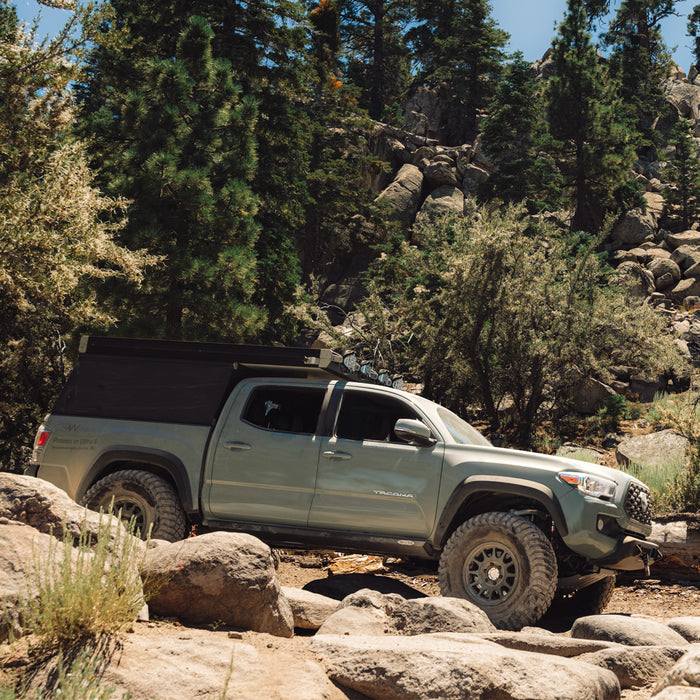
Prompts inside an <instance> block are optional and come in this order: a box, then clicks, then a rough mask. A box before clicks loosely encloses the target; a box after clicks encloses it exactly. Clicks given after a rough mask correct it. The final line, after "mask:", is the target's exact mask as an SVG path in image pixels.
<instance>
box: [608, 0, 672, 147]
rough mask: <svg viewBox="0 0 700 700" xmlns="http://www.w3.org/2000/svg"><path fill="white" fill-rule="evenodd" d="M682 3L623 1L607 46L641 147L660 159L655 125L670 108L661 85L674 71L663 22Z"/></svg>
mask: <svg viewBox="0 0 700 700" xmlns="http://www.w3.org/2000/svg"><path fill="white" fill-rule="evenodd" d="M677 2H678V0H623V2H621V3H620V6H619V8H618V10H617V13H616V15H615V17H614V18H613V20H612V22H611V23H610V26H609V28H608V31H607V33H606V34H605V35H604V43H605V44H606V45H607V46H609V47H612V55H611V57H610V65H611V69H612V71H613V72H614V73H615V74H616V76H617V77H618V78H619V80H620V87H621V93H620V94H621V97H622V99H623V101H624V102H625V104H626V105H627V106H628V110H629V114H630V115H631V117H632V119H633V120H634V122H635V123H636V127H635V128H636V131H637V133H638V135H639V136H640V137H641V139H639V138H638V139H637V141H638V143H637V147H638V149H639V150H641V149H640V145H641V148H642V149H644V150H641V152H642V153H643V154H644V155H645V156H646V157H647V158H649V159H651V160H653V159H655V158H656V148H657V147H658V138H657V134H655V132H654V130H653V127H652V125H653V122H654V120H655V119H656V117H658V115H659V114H661V113H663V111H664V109H665V108H667V105H666V103H665V101H664V99H663V92H662V87H661V82H662V81H663V79H664V78H666V77H667V76H668V74H669V72H670V68H671V57H670V54H669V52H668V50H667V48H666V46H665V44H664V41H663V39H662V37H661V22H662V21H663V20H664V19H665V18H667V17H669V16H670V15H672V14H674V8H675V5H676V4H677Z"/></svg>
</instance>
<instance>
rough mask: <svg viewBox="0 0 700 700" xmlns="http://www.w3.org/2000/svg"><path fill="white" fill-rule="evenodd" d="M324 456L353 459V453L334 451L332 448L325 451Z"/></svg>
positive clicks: (327, 457)
mask: <svg viewBox="0 0 700 700" xmlns="http://www.w3.org/2000/svg"><path fill="white" fill-rule="evenodd" d="M323 456H324V457H325V458H326V459H352V455H351V454H348V453H347V452H333V451H331V450H329V451H327V452H324V453H323Z"/></svg>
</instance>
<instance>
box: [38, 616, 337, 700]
mask: <svg viewBox="0 0 700 700" xmlns="http://www.w3.org/2000/svg"><path fill="white" fill-rule="evenodd" d="M144 627H145V626H141V625H139V626H138V629H137V630H136V633H135V634H129V635H125V636H124V637H123V639H122V640H120V647H119V649H118V651H117V653H115V654H114V655H113V656H111V657H107V658H106V659H105V660H104V663H103V667H104V670H103V671H102V673H101V681H102V686H103V688H109V687H112V688H114V689H115V691H116V692H115V693H114V694H113V695H112V696H111V697H112V698H122V697H123V696H124V697H131V698H134V700H153V699H154V698H157V700H183V699H186V698H187V699H189V698H201V699H202V700H204V699H205V698H222V699H223V698H224V697H226V698H235V699H236V700H266V699H272V698H274V700H300V699H304V700H306V699H307V698H309V699H311V698H312V699H313V700H347V696H346V695H345V694H344V693H343V692H342V691H341V690H340V689H339V688H337V687H335V686H334V685H333V683H332V682H331V681H330V679H329V678H328V676H327V675H326V673H325V670H324V669H323V667H322V666H321V664H320V663H318V661H316V660H315V659H314V658H313V656H312V655H311V654H306V653H303V654H302V653H300V651H299V650H298V648H296V647H295V646H293V645H294V643H295V640H280V639H278V640H274V641H273V642H270V638H269V637H268V638H267V640H265V641H266V643H264V642H263V640H264V638H263V639H256V638H255V637H256V636H257V635H253V634H252V633H250V634H244V635H243V637H244V638H243V639H231V638H230V637H229V633H228V632H227V631H224V630H217V631H212V630H211V629H209V628H206V629H197V628H193V627H187V628H183V627H173V626H170V625H163V626H161V625H160V624H157V625H156V626H154V627H152V628H146V629H144ZM30 689H31V688H30ZM27 697H34V695H27ZM42 697H47V696H46V695H43V696H42ZM51 697H54V696H51ZM85 697H87V696H85ZM105 697H106V696H105Z"/></svg>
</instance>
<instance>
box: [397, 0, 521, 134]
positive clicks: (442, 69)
mask: <svg viewBox="0 0 700 700" xmlns="http://www.w3.org/2000/svg"><path fill="white" fill-rule="evenodd" d="M415 14H416V21H417V24H416V26H415V27H413V28H412V29H411V30H410V32H409V40H410V42H411V45H412V48H413V50H414V54H415V60H416V61H417V62H418V65H419V71H418V78H417V81H418V83H419V84H425V85H429V86H432V87H435V88H437V89H438V93H439V96H440V108H441V110H442V114H443V122H444V126H443V132H444V141H445V143H449V144H460V143H464V142H466V141H470V140H472V139H473V138H474V137H475V135H476V133H477V130H478V122H479V117H480V116H481V114H482V112H483V111H484V110H485V109H486V106H487V105H488V103H489V101H490V99H491V97H492V95H493V90H494V87H495V85H496V79H497V78H498V76H499V74H500V72H501V69H502V64H503V59H504V52H503V49H504V47H505V45H506V43H507V41H508V38H509V37H508V34H507V33H506V32H504V31H503V30H502V29H499V28H498V26H497V25H496V23H495V21H494V20H493V18H492V17H491V6H490V4H489V2H488V0H415Z"/></svg>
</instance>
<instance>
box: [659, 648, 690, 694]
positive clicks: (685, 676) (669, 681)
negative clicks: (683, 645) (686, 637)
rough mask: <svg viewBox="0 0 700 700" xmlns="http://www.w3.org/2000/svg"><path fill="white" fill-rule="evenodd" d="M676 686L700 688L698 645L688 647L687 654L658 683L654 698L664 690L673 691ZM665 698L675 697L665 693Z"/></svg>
mask: <svg viewBox="0 0 700 700" xmlns="http://www.w3.org/2000/svg"><path fill="white" fill-rule="evenodd" d="M676 686H680V687H683V686H686V687H688V686H690V687H692V688H700V644H693V645H692V646H690V647H689V649H688V653H687V654H686V655H685V656H684V657H683V658H682V659H680V661H678V663H677V664H676V665H675V666H673V668H672V669H671V670H670V671H669V672H668V673H667V674H666V675H665V676H664V677H663V678H662V679H661V680H660V681H659V683H658V684H657V685H656V687H655V688H654V697H658V696H657V695H656V694H657V693H661V691H662V690H664V689H668V690H669V691H670V690H675V688H676ZM666 697H670V698H674V697H676V696H675V695H673V694H671V693H667V695H666ZM678 697H682V696H678Z"/></svg>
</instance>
